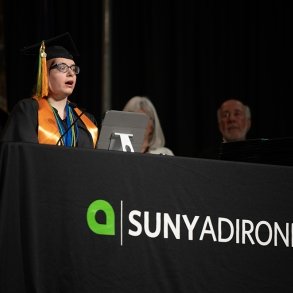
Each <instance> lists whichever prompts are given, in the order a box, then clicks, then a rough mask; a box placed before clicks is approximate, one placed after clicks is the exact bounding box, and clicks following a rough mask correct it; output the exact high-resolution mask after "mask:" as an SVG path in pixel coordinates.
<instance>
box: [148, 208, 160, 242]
mask: <svg viewBox="0 0 293 293" xmlns="http://www.w3.org/2000/svg"><path fill="white" fill-rule="evenodd" d="M144 231H145V234H146V235H147V236H149V237H151V238H156V237H158V236H159V234H160V233H161V213H156V229H155V231H154V232H151V231H150V217H149V212H144Z"/></svg>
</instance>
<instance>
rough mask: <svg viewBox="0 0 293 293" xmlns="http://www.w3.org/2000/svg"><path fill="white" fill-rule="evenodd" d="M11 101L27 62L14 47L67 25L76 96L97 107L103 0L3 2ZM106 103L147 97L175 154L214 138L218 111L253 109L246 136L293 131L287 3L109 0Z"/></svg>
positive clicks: (25, 77) (21, 91)
mask: <svg viewBox="0 0 293 293" xmlns="http://www.w3.org/2000/svg"><path fill="white" fill-rule="evenodd" d="M5 2H6V3H5V4H6V8H5V14H4V15H5V30H6V56H7V58H6V59H7V61H6V65H7V82H8V86H7V92H8V103H9V107H10V108H11V107H12V104H14V103H15V101H16V100H18V99H20V98H23V97H26V96H27V95H29V94H30V90H31V88H32V83H33V78H35V75H32V74H31V72H32V70H31V69H30V67H29V66H32V65H31V63H32V62H28V60H24V57H23V56H19V53H18V50H19V48H21V47H23V46H24V45H30V44H32V43H34V42H35V41H36V40H40V39H42V38H44V37H47V35H48V36H52V35H55V34H57V33H61V32H64V31H70V32H71V34H72V35H73V38H74V40H75V41H76V42H77V45H78V49H79V51H80V53H81V58H80V65H81V70H82V71H81V73H82V74H81V75H80V77H79V81H78V91H77V94H76V95H75V96H76V99H77V102H78V103H81V104H82V105H83V106H84V107H86V108H87V109H88V110H90V111H91V112H93V113H94V114H95V115H96V116H97V119H98V120H99V119H100V118H101V117H102V114H103V113H101V98H102V97H101V86H102V85H101V58H102V50H101V46H102V37H101V35H102V1H77V2H71V1H36V0H32V1H29V2H20V3H18V2H17V1H15V0H5ZM111 6H112V10H111V26H112V36H111V40H112V46H111V48H112V68H111V72H112V84H111V92H112V109H116V110H120V109H122V107H123V106H124V104H125V103H126V101H127V100H128V99H129V98H130V97H132V96H134V95H147V96H149V97H150V98H151V99H152V101H153V102H154V104H155V106H156V108H157V111H158V114H159V116H160V119H161V122H162V127H163V130H164V132H165V135H166V140H167V146H168V147H170V148H171V149H172V150H173V151H174V153H175V154H176V155H182V156H197V154H199V153H200V152H201V151H202V150H204V149H205V148H206V147H208V146H210V145H214V144H217V143H218V142H219V141H220V139H221V138H220V134H219V132H218V129H217V121H216V109H217V107H218V105H219V103H220V102H221V101H222V100H223V99H225V98H228V97H232V96H233V97H238V98H240V99H242V100H243V101H244V102H246V103H247V104H248V105H249V106H250V107H251V112H252V129H251V131H250V132H249V138H260V137H262V138H276V137H285V136H293V130H292V127H291V125H292V122H291V117H290V116H291V115H290V114H291V110H290V108H289V107H288V104H289V102H290V99H291V95H292V81H291V78H292V74H291V68H292V63H293V62H292V53H291V52H292V45H291V43H292V41H291V40H290V38H291V35H292V34H291V30H292V28H291V27H292V24H291V15H290V13H291V9H290V8H289V2H288V3H287V2H285V1H244V0H243V1H216V0H202V1H193V0H186V1H175V0H169V1H165V0H164V1H158V0H139V1H137V0H123V1H118V0H116V1H115V0H112V3H111Z"/></svg>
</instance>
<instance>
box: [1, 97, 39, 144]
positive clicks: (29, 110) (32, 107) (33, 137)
mask: <svg viewBox="0 0 293 293" xmlns="http://www.w3.org/2000/svg"><path fill="white" fill-rule="evenodd" d="M0 141H2V142H4V141H5V142H31V143H38V104H37V101H35V100H34V99H32V98H29V99H23V100H21V101H19V102H18V103H17V104H16V105H15V106H14V108H13V109H12V111H11V113H10V115H9V118H8V120H7V122H6V124H5V126H4V128H3V130H2V132H1V137H0Z"/></svg>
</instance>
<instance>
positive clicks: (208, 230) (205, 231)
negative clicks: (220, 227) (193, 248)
mask: <svg viewBox="0 0 293 293" xmlns="http://www.w3.org/2000/svg"><path fill="white" fill-rule="evenodd" d="M207 226H209V228H207ZM204 234H211V235H212V237H213V240H214V241H217V238H216V235H215V231H214V228H213V225H212V221H211V217H210V216H207V217H206V219H205V222H204V224H203V228H202V231H201V234H200V237H199V240H203V237H204Z"/></svg>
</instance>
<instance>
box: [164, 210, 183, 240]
mask: <svg viewBox="0 0 293 293" xmlns="http://www.w3.org/2000/svg"><path fill="white" fill-rule="evenodd" d="M168 227H170V229H171V230H172V232H173V234H174V236H175V238H176V239H180V215H179V214H176V225H174V223H173V222H172V220H171V218H170V216H169V214H167V213H164V238H168V235H169V234H168V231H169V229H168Z"/></svg>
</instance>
